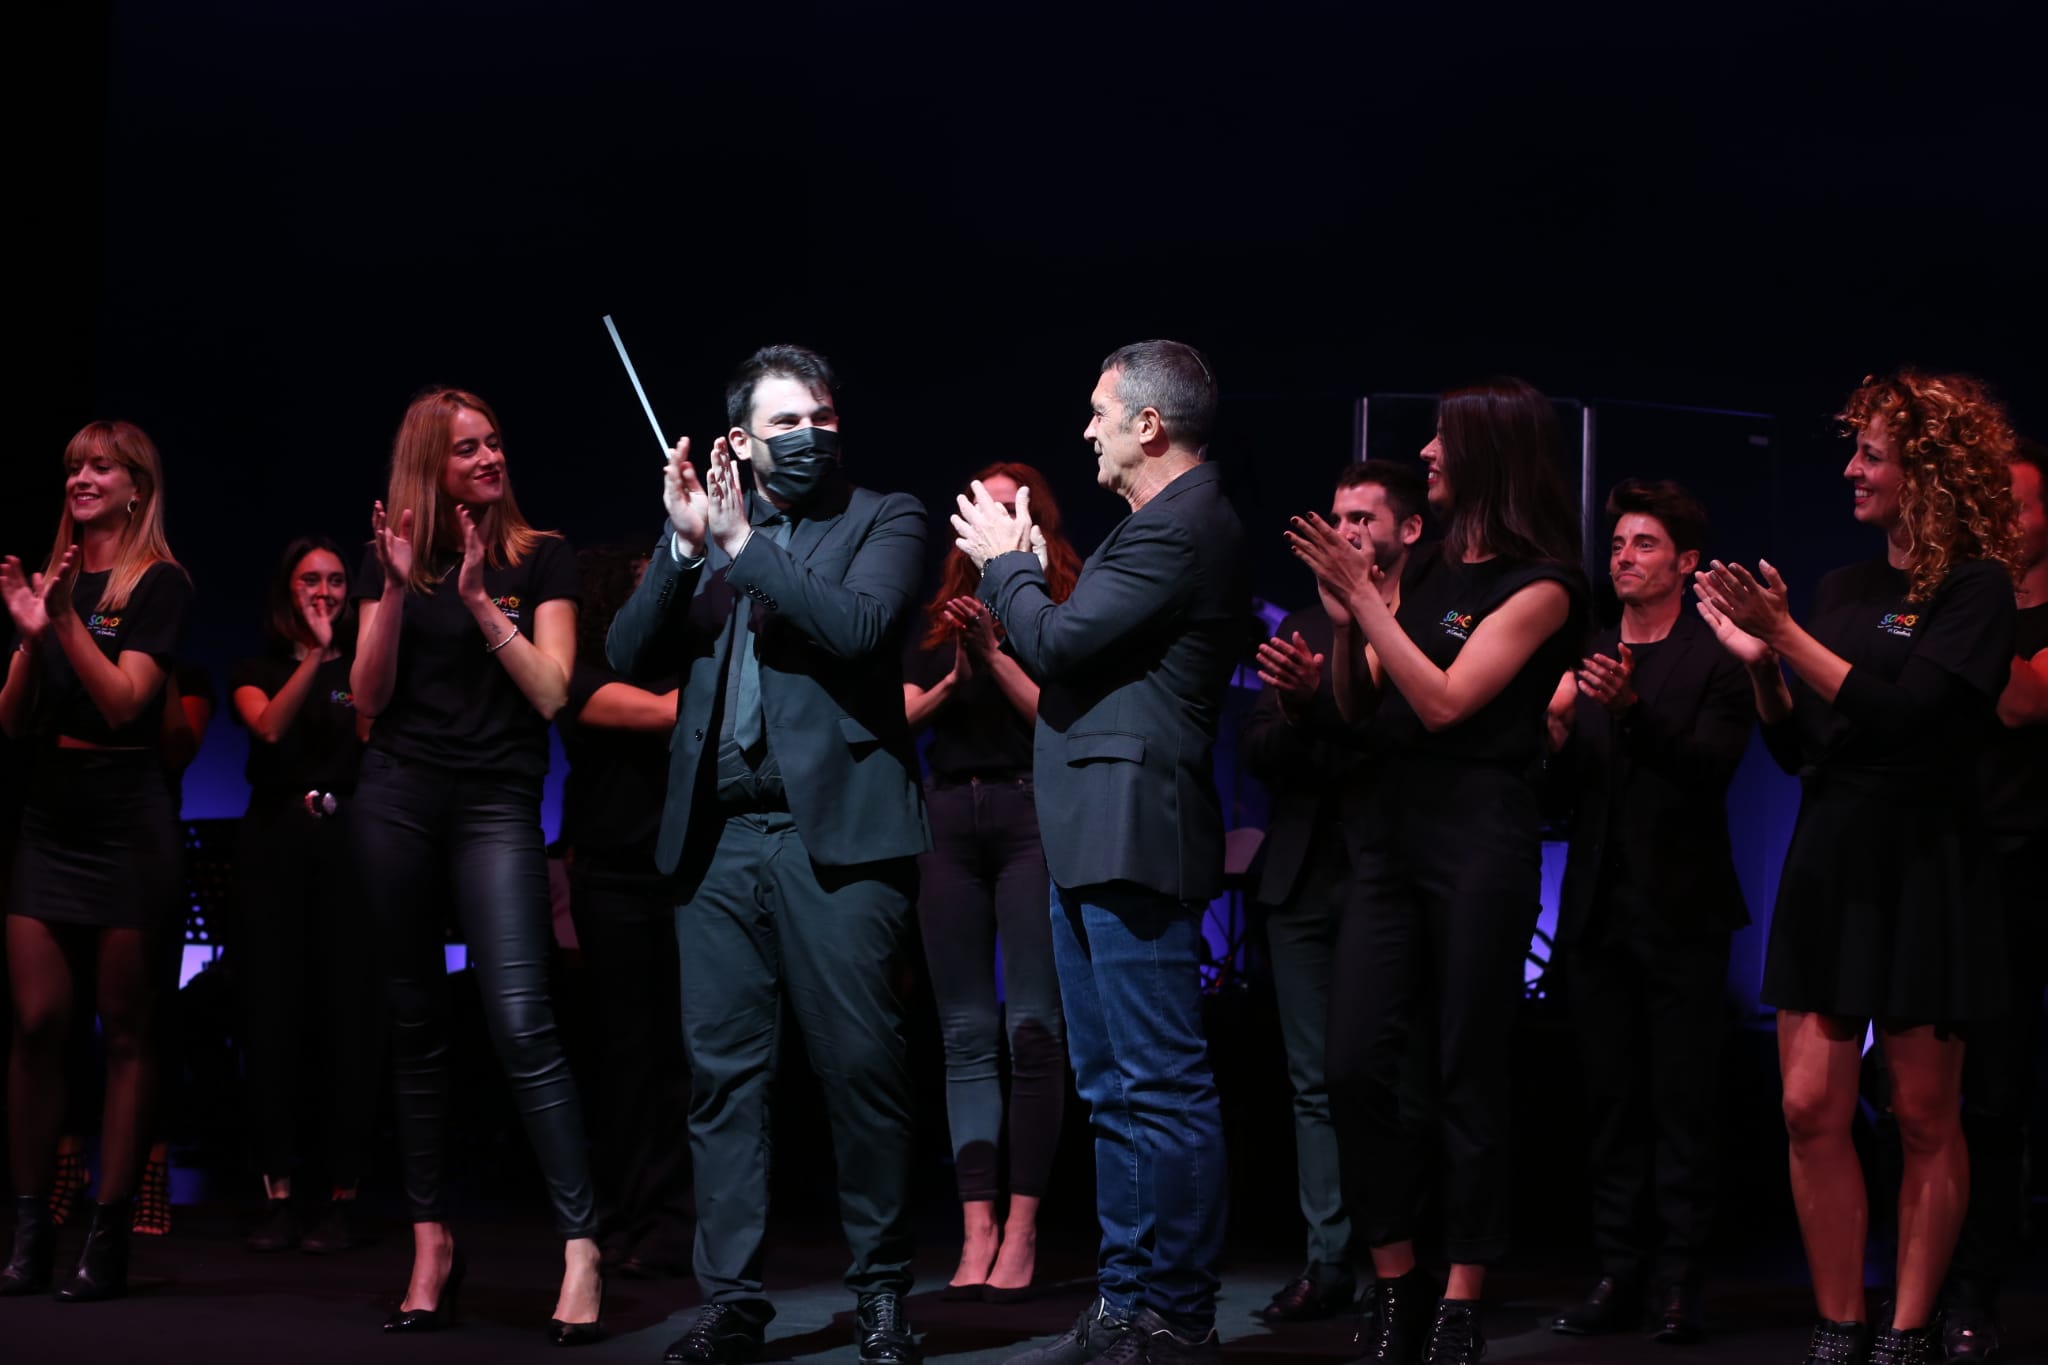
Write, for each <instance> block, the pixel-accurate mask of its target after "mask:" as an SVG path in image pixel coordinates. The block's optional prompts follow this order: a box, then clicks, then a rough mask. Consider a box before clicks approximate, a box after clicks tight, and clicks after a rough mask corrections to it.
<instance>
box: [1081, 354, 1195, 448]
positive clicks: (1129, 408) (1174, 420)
mask: <svg viewBox="0 0 2048 1365" xmlns="http://www.w3.org/2000/svg"><path fill="white" fill-rule="evenodd" d="M1111 370H1115V371H1117V372H1118V373H1117V381H1116V400H1117V402H1119V403H1122V404H1123V405H1124V420H1126V421H1129V420H1130V418H1131V417H1133V416H1135V415H1136V414H1137V413H1139V412H1142V411H1143V410H1144V409H1146V408H1150V409H1152V410H1153V411H1154V412H1156V413H1158V414H1159V422H1160V425H1161V426H1163V427H1165V428H1166V439H1167V440H1168V441H1169V442H1171V443H1172V444H1174V445H1177V446H1181V447H1184V448H1185V449H1188V450H1193V451H1195V452H1196V453H1198V454H1199V453H1200V452H1201V451H1202V450H1203V448H1204V447H1206V446H1207V445H1208V444H1209V436H1210V433H1211V432H1213V431H1214V430H1215V428H1216V375H1215V372H1214V371H1212V370H1211V369H1210V368H1209V362H1208V361H1206V360H1204V359H1203V358H1202V353H1201V352H1200V351H1198V350H1196V349H1195V348H1194V347H1192V346H1190V345H1188V344H1187V343H1186V342H1181V341H1134V342H1132V343H1131V344H1130V345H1128V346H1119V347H1118V348H1117V349H1116V350H1114V351H1111V352H1110V353H1109V358H1108V359H1107V360H1104V361H1103V362H1102V373H1104V374H1108V373H1109V372H1110V371H1111Z"/></svg>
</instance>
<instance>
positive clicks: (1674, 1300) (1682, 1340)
mask: <svg viewBox="0 0 2048 1365" xmlns="http://www.w3.org/2000/svg"><path fill="white" fill-rule="evenodd" d="M1706 1335H1707V1320H1706V1315H1705V1314H1703V1313H1702V1312H1701V1311H1700V1291H1699V1286H1698V1285H1694V1284H1686V1283H1684V1282H1683V1281H1680V1282H1679V1283H1677V1284H1673V1285H1671V1286H1669V1287H1667V1288H1666V1289H1665V1291H1664V1306H1663V1307H1662V1308H1660V1309H1658V1310H1657V1330H1656V1331H1655V1332H1653V1333H1651V1336H1650V1339H1651V1340H1652V1341H1658V1342H1662V1343H1663V1344H1664V1345H1666V1346H1690V1345H1692V1344H1693V1343H1694V1342H1697V1341H1704V1340H1705V1339H1706Z"/></svg>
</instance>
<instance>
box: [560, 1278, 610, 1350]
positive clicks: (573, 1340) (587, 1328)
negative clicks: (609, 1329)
mask: <svg viewBox="0 0 2048 1365" xmlns="http://www.w3.org/2000/svg"><path fill="white" fill-rule="evenodd" d="M548 1340H549V1341H552V1342H554V1343H555V1345H557V1346H595V1345H596V1344H597V1343H598V1342H600V1341H603V1340H604V1277H603V1276H599V1277H598V1281H597V1316H596V1317H595V1318H593V1319H591V1320H590V1321H589V1322H563V1321H562V1320H561V1319H560V1318H549V1319H548Z"/></svg>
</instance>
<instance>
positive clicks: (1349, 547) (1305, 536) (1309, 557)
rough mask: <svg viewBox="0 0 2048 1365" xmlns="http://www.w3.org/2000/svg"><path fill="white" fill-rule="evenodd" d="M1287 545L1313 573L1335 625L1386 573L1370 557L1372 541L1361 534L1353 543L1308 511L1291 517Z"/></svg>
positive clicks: (1346, 618)
mask: <svg viewBox="0 0 2048 1365" xmlns="http://www.w3.org/2000/svg"><path fill="white" fill-rule="evenodd" d="M1287 547H1288V548H1289V549H1290V550H1292V551H1294V557H1295V558H1296V559H1299V560H1300V561H1301V562H1302V563H1304V564H1306V565H1308V567H1309V571H1310V572H1311V573H1313V574H1314V575H1315V576H1316V587H1317V588H1318V590H1319V591H1320V592H1321V595H1322V599H1323V610H1325V611H1326V612H1328V613H1329V614H1330V619H1331V620H1332V621H1335V622H1336V623H1337V624H1339V625H1344V624H1347V623H1349V622H1350V620H1351V618H1352V615H1353V612H1352V610H1351V604H1352V603H1353V602H1354V601H1357V600H1358V598H1359V597H1360V596H1361V595H1362V594H1363V593H1364V592H1365V591H1367V590H1370V591H1371V592H1372V593H1374V594H1375V595H1377V594H1378V593H1379V590H1380V584H1381V583H1382V582H1383V581H1384V580H1385V579H1386V574H1385V572H1384V571H1383V570H1381V568H1380V566H1379V565H1378V564H1377V563H1376V562H1375V561H1374V559H1373V549H1372V542H1371V541H1370V540H1366V539H1363V538H1361V540H1360V541H1359V543H1358V544H1356V545H1353V544H1352V543H1351V542H1350V541H1348V540H1346V539H1345V538H1344V537H1343V536H1341V535H1339V534H1338V532H1337V528H1336V527H1334V526H1332V525H1330V523H1329V522H1327V521H1324V520H1323V519H1322V517H1320V516H1318V515H1317V514H1316V513H1314V512H1310V513H1309V514H1308V515H1307V516H1306V517H1295V518H1293V519H1292V526H1291V528H1290V529H1289V530H1288V532H1287Z"/></svg>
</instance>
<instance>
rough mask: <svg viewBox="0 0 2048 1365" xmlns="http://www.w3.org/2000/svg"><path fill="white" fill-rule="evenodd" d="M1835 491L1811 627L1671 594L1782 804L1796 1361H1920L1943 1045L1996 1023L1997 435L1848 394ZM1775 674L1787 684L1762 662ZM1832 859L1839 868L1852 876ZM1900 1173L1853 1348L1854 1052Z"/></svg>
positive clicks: (1870, 392) (1936, 1251) (1951, 413)
mask: <svg viewBox="0 0 2048 1365" xmlns="http://www.w3.org/2000/svg"><path fill="white" fill-rule="evenodd" d="M1841 421H1842V424H1843V426H1844V427H1845V428H1846V429H1847V431H1848V433H1849V434H1850V435H1851V436H1853V437H1854V438H1855V441H1856V448H1855V450H1854V451H1853V452H1852V453H1851V455H1850V457H1849V464H1848V467H1847V468H1846V469H1844V470H1843V471H1842V473H1843V477H1844V478H1846V479H1847V480H1848V481H1849V484H1850V489H1851V507H1852V510H1853V515H1854V516H1855V518H1856V520H1858V521H1860V522H1862V523H1863V524H1864V525H1866V526H1871V527H1875V528H1877V529H1878V530H1881V531H1883V532H1884V535H1885V553H1884V555H1883V557H1882V558H1878V559H1873V560H1869V561H1866V562H1865V563H1861V564H1852V565H1850V566H1848V567H1847V568H1842V569H1837V570H1835V571H1834V572H1833V573H1831V574H1829V575H1828V576H1827V577H1826V578H1824V579H1822V580H1821V583H1820V588H1819V591H1818V592H1817V593H1816V595H1815V602H1814V612H1813V616H1812V618H1811V619H1812V623H1813V624H1812V626H1811V627H1810V628H1809V627H1806V626H1802V625H1800V624H1799V622H1798V621H1796V620H1794V619H1793V617H1792V614H1791V612H1790V611H1789V610H1788V609H1787V592H1786V587H1785V582H1784V580H1783V579H1782V578H1781V577H1779V575H1778V572H1777V570H1776V569H1774V568H1772V567H1771V566H1770V565H1769V564H1767V563H1764V564H1759V565H1758V566H1757V573H1756V574H1751V573H1750V572H1748V571H1747V570H1745V569H1743V568H1741V567H1740V566H1737V565H1724V564H1721V563H1720V562H1719V561H1716V562H1715V563H1714V565H1713V566H1712V567H1711V568H1709V569H1706V570H1703V571H1702V572H1700V573H1699V574H1698V575H1697V584H1696V586H1697V591H1698V594H1699V599H1700V614H1701V615H1702V616H1704V617H1705V618H1706V620H1707V622H1708V624H1709V625H1711V626H1713V627H1714V631H1715V634H1716V635H1718V636H1719V637H1720V639H1721V642H1722V644H1724V645H1726V646H1727V648H1728V650H1729V651H1730V652H1731V653H1733V654H1734V655H1735V656H1736V657H1737V658H1739V659H1741V660H1742V661H1743V662H1744V663H1745V664H1746V665H1748V667H1749V670H1750V677H1751V682H1752V685H1753V688H1754V691H1755V694H1756V705H1757V713H1758V715H1759V716H1760V717H1761V718H1762V720H1763V727H1764V728H1763V733H1764V740H1765V742H1766V743H1767V745H1768V746H1769V748H1770V750H1771V754H1772V756H1773V757H1775V758H1776V759H1777V760H1778V762H1779V764H1780V765H1781V766H1783V767H1784V768H1785V770H1786V771H1787V772H1792V773H1796V774H1798V775H1799V777H1800V779H1801V783H1802V785H1803V787H1804V792H1803V795H1802V798H1801V801H1800V806H1799V822H1798V824H1797V825H1796V826H1795V827H1794V829H1793V833H1792V844H1791V847H1790V848H1789V849H1787V850H1786V853H1785V871H1784V875H1783V876H1782V877H1781V878H1780V880H1779V883H1778V901H1777V908H1776V909H1775V911H1774V912H1773V914H1772V919H1771V938H1770V947H1769V950H1768V954H1767V956H1766V958H1765V962H1764V982H1763V998H1764V1000H1765V1001H1767V1002H1768V1003H1770V1004H1772V1005H1775V1006H1777V1009H1778V1062H1779V1066H1780V1068H1781V1069H1782V1070H1783V1072H1784V1108H1785V1127H1786V1131H1787V1133H1788V1134H1789V1136H1790V1139H1791V1161H1792V1193H1793V1199H1794V1202H1795V1203H1796V1205H1797V1206H1798V1211H1799V1227H1800V1231H1801V1233H1802V1234H1803V1235H1804V1238H1805V1242H1806V1260H1807V1265H1808V1268H1809V1269H1810V1270H1811V1271H1812V1272H1813V1291H1814V1298H1815V1299H1816V1301H1817V1306H1818V1308H1819V1310H1820V1318H1821V1320H1820V1322H1819V1324H1818V1325H1817V1326H1816V1327H1815V1328H1814V1336H1813V1346H1812V1349H1811V1351H1810V1352H1809V1354H1808V1356H1807V1359H1808V1360H1850V1359H1856V1360H1861V1359H1863V1356H1862V1354H1861V1353H1862V1352H1863V1351H1864V1350H1865V1349H1869V1350H1870V1356H1869V1359H1870V1360H1871V1361H1872V1362H1873V1365H1904V1363H1905V1362H1912V1361H1933V1360H1938V1359H1940V1357H1941V1350H1940V1347H1939V1345H1938V1344H1937V1342H1936V1341H1935V1333H1934V1331H1933V1329H1932V1328H1931V1326H1930V1322H1931V1319H1932V1315H1933V1313H1934V1308H1935V1299H1936V1296H1937V1294H1938V1292H1939V1290H1940V1287H1941V1282H1942V1277H1943V1275H1944V1274H1945V1273H1946V1271H1947V1267H1948V1258H1949V1253H1950V1252H1951V1251H1952V1250H1953V1249H1954V1247H1955V1240H1956V1232H1957V1229H1958V1228H1959V1227H1960V1226H1961V1223H1962V1217H1963V1212H1964V1210H1965V1208H1966V1207H1967V1204H1968V1199H1969V1181H1970V1173H1969V1156H1968V1153H1967V1151H1966V1149H1965V1147H1964V1142H1963V1132H1962V1111H1961V1100H1960V1093H1961V1082H1962V1065H1963V1038H1962V1032H1963V1030H1964V1029H1966V1028H1967V1026H1968V1025H1969V1024H1970V1023H1972V1022H1973V1021H1976V1020H1981V1019H1986V1018H1992V1017H1996V1016H1997V1015H1998V1014H2000V1013H2002V1012H2003V1011H2004V1010H2005V1009H2007V1008H2009V1007H2010V1005H2011V1003H2012V1002H2010V1001H2008V1000H2006V999H2005V998H2004V997H2005V994H2006V991H2005V987H2004V985H2003V983H2004V981H2005V980H2006V974H2005V969H2004V967H2003V965H2002V963H2001V960H2000V952H2001V949H2000V945H1999V942H1998V939H1999V933H2000V924H2001V912H2000V893H1999V887H1998V876H1997V866H1998V865H1997V862H1996V860H1995V859H1994V858H1993V857H1992V856H1991V854H1992V849H1991V845H1990V841H1989V839H1988V837H1987V834H1986V831H1985V825H1984V820H1983V817H1982V815H1981V813H1980V809H1979V797H1978V785H1977V768H1978V759H1979V756H1980V754H1981V753H1982V752H1983V748H1984V745H1985V743H1986V741H1987V740H1988V739H1989V738H1990V737H1991V736H1992V734H1993V733H1994V731H1995V725H1996V711H1997V705H1998V697H1999V693H2000V692H2001V691H2003V690H2004V688H2005V681H2006V674H2007V671H2008V669H2009V668H2010V665H2011V662H2012V657H2013V634H2014V631H2015V629H2016V623H2017V615H2016V608H2015V606H2014V603H2013V574H2012V568H2013V566H2014V565H2015V564H2016V563H2017V561H2018V558H2019V533H2018V527H2017V523H2016V522H2015V520H2014V517H2013V513H2012V500H2011V499H2012V495H2011V485H2010V476H2009V475H2008V473H2007V469H2006V462H2007V460H2008V459H2010V458H2011V455H2012V447H2013V436H2012V429H2011V427H2010V426H2009V425H2007V423H2006V419H2005V414H2004V413H2003V412H2002V411H2001V410H2000V408H1999V407H1998V405H1997V404H1996V403H1995V402H1993V401H1992V400H1991V398H1990V397H1989V396H1988V395H1987V394H1986V393H1985V392H1984V389H1983V386H1982V385H1981V384H1979V383H1978V382H1977V381H1976V380H1974V379H1970V378H1968V377H1967V376H1963V375H1930V374H1921V373H1918V372H1916V371H1912V370H1902V371H1900V372H1899V373H1897V374H1895V375H1891V376H1889V377H1887V378H1884V379H1873V380H1868V381H1866V382H1865V383H1864V385H1863V387H1861V388H1859V389H1858V390H1857V391H1856V392H1855V393H1854V394H1852V395H1850V398H1849V402H1848V404H1847V406H1845V407H1844V408H1843V410H1842V412H1841ZM1781 663H1782V664H1783V666H1784V667H1785V668H1789V669H1790V670H1791V672H1792V680H1791V682H1790V683H1789V684H1788V683H1787V682H1786V679H1785V675H1784V673H1783V671H1782V670H1781V668H1780V664H1781ZM1849 850H1854V851H1853V853H1852V852H1849ZM1872 1023H1875V1024H1876V1026H1877V1034H1878V1039H1879V1042H1880V1045H1881V1046H1882V1047H1883V1048H1884V1051H1885V1060H1886V1062H1887V1063H1888V1064H1889V1069H1890V1072H1891V1112H1892V1117H1893V1118H1894V1119H1895V1120H1897V1122H1898V1125H1899V1134H1900V1137H1901V1138H1902V1140H1903V1146H1904V1149H1905V1169H1904V1173H1903V1177H1902V1179H1901V1183H1900V1187H1899V1253H1898V1254H1899V1259H1898V1298H1897V1300H1896V1301H1895V1303H1894V1305H1893V1309H1892V1317H1891V1323H1890V1325H1889V1326H1888V1327H1887V1328H1885V1329H1884V1330H1883V1331H1881V1332H1879V1333H1877V1334H1876V1344H1875V1346H1869V1344H1868V1343H1869V1340H1870V1337H1871V1331H1870V1328H1869V1327H1868V1326H1867V1325H1866V1324H1867V1323H1868V1321H1869V1319H1868V1317H1867V1316H1866V1314H1865V1311H1864V1298H1863V1242H1864V1233H1865V1230H1866V1227H1867V1225H1868V1222H1869V1209H1868V1207H1867V1205H1866V1201H1865V1197H1864V1187H1863V1173H1862V1169H1861V1167H1860V1166H1859V1165H1858V1163H1857V1158H1856V1149H1855V1146H1854V1144H1853V1143H1852V1142H1851V1141H1850V1124H1851V1120H1852V1119H1853V1118H1854V1116H1855V1113H1856V1101H1857V1094H1858V1084H1857V1083H1858V1076H1859V1063H1860V1061H1861V1056H1862V1050H1863V1038H1864V1034H1865V1031H1866V1029H1867V1028H1868V1026H1869V1025H1870V1024H1872Z"/></svg>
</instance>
